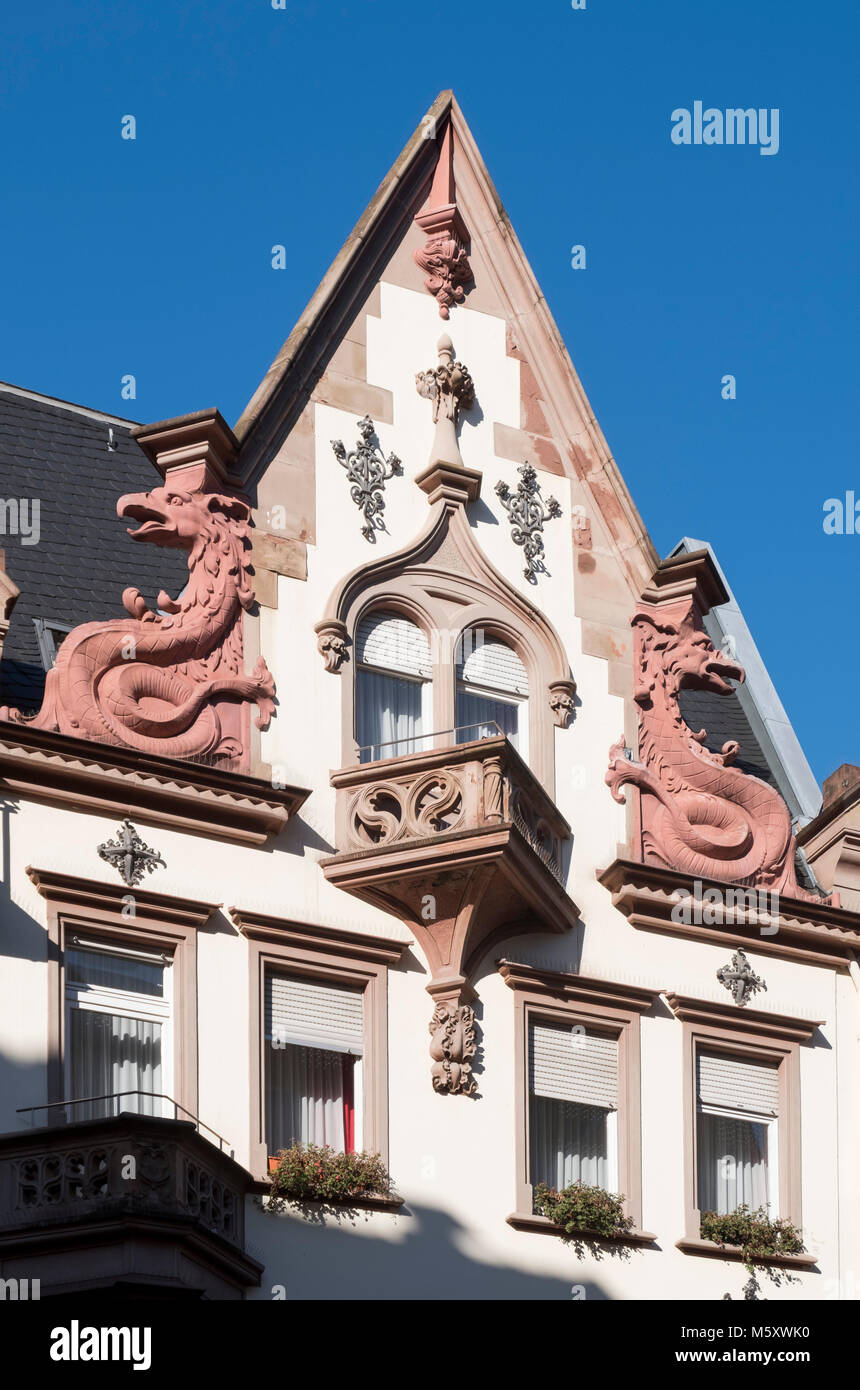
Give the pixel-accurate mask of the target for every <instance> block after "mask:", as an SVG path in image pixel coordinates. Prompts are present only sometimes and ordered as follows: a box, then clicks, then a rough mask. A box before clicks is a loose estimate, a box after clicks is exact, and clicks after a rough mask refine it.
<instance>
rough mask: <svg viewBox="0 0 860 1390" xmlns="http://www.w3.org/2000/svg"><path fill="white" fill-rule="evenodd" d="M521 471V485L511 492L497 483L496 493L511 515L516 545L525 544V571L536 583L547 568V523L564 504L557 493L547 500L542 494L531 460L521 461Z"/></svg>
mask: <svg viewBox="0 0 860 1390" xmlns="http://www.w3.org/2000/svg"><path fill="white" fill-rule="evenodd" d="M517 472H518V473H519V475H520V479H521V481H520V485H519V487H518V488H517V490H516V492H511V489H510V488H509V487H508V485H507V483H504V482H498V483H496V496H497V497H498V499H499V501H500V502H501V504H502V506H503V507H504V509H505V511H506V512H507V514H508V516H509V517H510V519H511V538H512V540H513V542H514V545H521V546H522V548H523V554H524V555H525V559H526V563H525V566H524V567H523V574H524V575H525V577H526V579H528V580H529V581H530V583H532V584H536V583H537V573H538V571H539V570H543V568H544V563H543V553H544V549H543V525H544V522H545V521H549V520H550V519H551V518H552V517H557V516H561V507H560V506H559V504H558V502H557V501H556V499H555V498H554V497H548V498H547V499H546V503H544V501H543V498H541V497H540V496H539V495H538V491H539V485H538V480H537V473H536V472H535V470H534V469H533V468H532V466H531V464H530V463H521V464H520V466H519V468H518V469H517Z"/></svg>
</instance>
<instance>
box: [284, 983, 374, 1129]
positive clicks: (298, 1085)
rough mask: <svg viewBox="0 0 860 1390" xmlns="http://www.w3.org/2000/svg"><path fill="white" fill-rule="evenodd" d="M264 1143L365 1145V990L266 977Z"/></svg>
mask: <svg viewBox="0 0 860 1390" xmlns="http://www.w3.org/2000/svg"><path fill="white" fill-rule="evenodd" d="M265 1044H266V1048H265V1109H266V1147H267V1149H268V1152H269V1153H270V1154H274V1153H276V1152H277V1151H278V1150H279V1149H283V1148H289V1147H290V1145H291V1144H293V1143H302V1144H328V1145H330V1146H331V1148H333V1149H338V1150H341V1151H345V1152H347V1153H351V1152H353V1151H354V1150H356V1149H360V1148H361V1147H362V1129H363V1122H362V1111H363V1098H362V1056H363V1050H364V991H363V990H362V989H361V988H358V989H356V988H350V987H349V986H346V985H334V984H323V983H322V982H320V981H318V980H311V979H304V978H300V977H296V976H289V975H282V974H280V973H276V972H274V971H270V972H267V974H266V977H265Z"/></svg>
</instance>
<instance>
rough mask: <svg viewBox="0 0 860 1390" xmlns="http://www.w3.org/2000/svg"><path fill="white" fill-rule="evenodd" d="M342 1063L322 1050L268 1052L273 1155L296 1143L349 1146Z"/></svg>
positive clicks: (270, 1148) (268, 1109) (268, 1131)
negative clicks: (345, 1125) (345, 1121)
mask: <svg viewBox="0 0 860 1390" xmlns="http://www.w3.org/2000/svg"><path fill="white" fill-rule="evenodd" d="M343 1062H344V1058H343V1055H342V1053H340V1052H327V1051H325V1050H324V1049H322V1048H318V1047H295V1046H292V1045H288V1046H286V1047H273V1046H272V1045H271V1044H268V1045H267V1047H266V1068H267V1078H266V1081H267V1084H266V1142H267V1147H268V1151H269V1153H270V1154H274V1153H277V1151H278V1149H288V1148H289V1147H290V1145H291V1144H293V1143H299V1144H329V1145H330V1146H331V1147H332V1148H333V1149H336V1150H338V1151H339V1152H340V1151H342V1150H343V1148H344V1146H345V1136H344V1123H343V1121H344V1094H343Z"/></svg>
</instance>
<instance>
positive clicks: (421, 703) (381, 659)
mask: <svg viewBox="0 0 860 1390" xmlns="http://www.w3.org/2000/svg"><path fill="white" fill-rule="evenodd" d="M356 647H357V671H356V692H355V695H356V700H355V737H356V742H357V743H358V746H359V750H360V753H359V757H360V760H361V762H363V763H368V762H376V761H377V760H378V759H380V758H397V757H400V756H401V754H404V753H417V752H420V751H421V749H422V748H424V747H425V746H427V747H429V746H430V744H429V740H427V741H426V744H425V737H426V735H428V734H429V733H430V732H431V730H432V689H433V687H432V674H433V672H432V666H431V661H430V643H429V642H428V640H427V636H426V634H425V633H424V632H423V631H422V630H421V628H420V627H419V626H418V625H417V623H413V622H410V620H409V619H408V618H404V617H402V616H401V615H400V614H399V613H389V612H378V611H377V612H375V613H369V614H367V615H366V616H365V617H363V618H362V619H361V622H360V623H359V625H358V640H357V642H356ZM422 736H425V737H422Z"/></svg>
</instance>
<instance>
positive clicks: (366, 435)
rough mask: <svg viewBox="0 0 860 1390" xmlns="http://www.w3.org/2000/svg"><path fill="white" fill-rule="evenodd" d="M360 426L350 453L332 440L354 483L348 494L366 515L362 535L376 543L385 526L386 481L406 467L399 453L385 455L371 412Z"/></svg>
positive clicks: (359, 423)
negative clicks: (384, 493)
mask: <svg viewBox="0 0 860 1390" xmlns="http://www.w3.org/2000/svg"><path fill="white" fill-rule="evenodd" d="M358 429H359V433H360V434H361V438H360V439H359V440H358V442H357V444H356V446H355V448H354V449H352V450H350V452H349V453H347V451H346V449H345V447H344V445H343V443H342V441H341V440H340V439H333V440H332V441H331V447H332V448H333V449H334V456H335V458H336V459H337V461H338V463H339V464H340V465H341V466H342V467H343V468H345V469H346V476H347V480H348V481H349V482H350V483H352V487H351V488H350V490H349V495H350V497H351V498H352V500H353V502H354V503H355V505H356V506H357V507H358V509H359V511H360V512H361V513H362V515H363V516H364V522H365V524H364V525H363V526H362V528H361V534H362V535H363V536H364V537H365V538H366V539H367V540H369V541H370V542H371V544H375V542H376V533H377V531H382V530H383V529H384V527H385V523H384V521H383V519H382V513H383V512H384V510H385V499H384V497H383V495H382V493H383V490H384V488H385V484H386V483H387V482H388V480H389V479H390V478H393V477H394V476H395V474H397V473H402V472H403V466H402V464H401V462H400V459H399V458H398V457H397V455H396V454H389V455H388V458H386V457H385V455H384V454H383V452H382V450H381V449H380V447H379V441H378V440H377V439H376V432H375V429H374V425H373V421H372V420H371V418H370V416H369V415H365V416H364V417H363V418H362V419H361V420H359V421H358Z"/></svg>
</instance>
